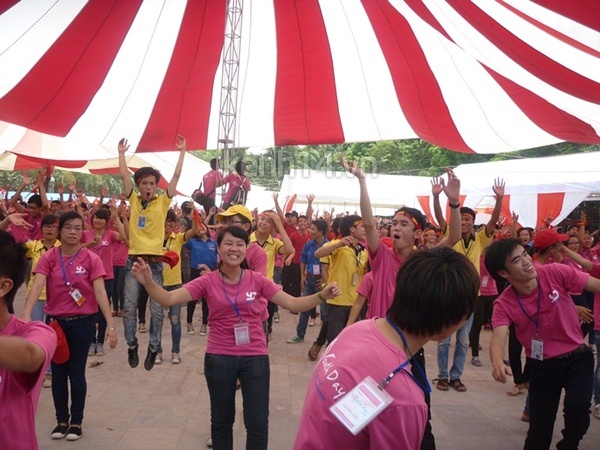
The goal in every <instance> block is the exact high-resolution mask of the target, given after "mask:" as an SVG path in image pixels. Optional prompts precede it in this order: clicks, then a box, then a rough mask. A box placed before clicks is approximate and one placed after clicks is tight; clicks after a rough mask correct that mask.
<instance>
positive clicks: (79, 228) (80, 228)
mask: <svg viewBox="0 0 600 450" xmlns="http://www.w3.org/2000/svg"><path fill="white" fill-rule="evenodd" d="M62 229H63V230H67V231H77V232H80V231H83V227H73V226H71V225H65V226H64V227H63V228H62Z"/></svg>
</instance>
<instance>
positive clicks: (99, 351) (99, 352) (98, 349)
mask: <svg viewBox="0 0 600 450" xmlns="http://www.w3.org/2000/svg"><path fill="white" fill-rule="evenodd" d="M96 356H104V344H96Z"/></svg>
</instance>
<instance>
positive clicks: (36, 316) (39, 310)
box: [31, 300, 46, 323]
mask: <svg viewBox="0 0 600 450" xmlns="http://www.w3.org/2000/svg"><path fill="white" fill-rule="evenodd" d="M45 307H46V300H38V301H37V302H35V305H33V309H32V310H31V320H33V321H35V320H37V321H38V322H44V323H46V313H45V312H44V308H45Z"/></svg>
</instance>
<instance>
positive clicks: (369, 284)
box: [356, 272, 381, 317]
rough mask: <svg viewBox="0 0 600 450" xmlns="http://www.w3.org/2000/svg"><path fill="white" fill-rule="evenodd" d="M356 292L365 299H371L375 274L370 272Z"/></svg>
mask: <svg viewBox="0 0 600 450" xmlns="http://www.w3.org/2000/svg"><path fill="white" fill-rule="evenodd" d="M356 292H358V293H359V294H360V295H362V296H363V297H365V298H371V295H372V293H373V272H369V273H367V274H366V275H365V276H364V277H363V279H362V280H361V282H360V284H359V285H358V287H357V288H356ZM380 317H381V316H380Z"/></svg>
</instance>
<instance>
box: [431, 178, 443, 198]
mask: <svg viewBox="0 0 600 450" xmlns="http://www.w3.org/2000/svg"><path fill="white" fill-rule="evenodd" d="M444 186H445V182H444V179H443V178H442V177H433V178H432V179H431V194H432V195H433V196H438V195H440V194H441V193H442V191H443V190H444Z"/></svg>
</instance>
